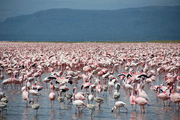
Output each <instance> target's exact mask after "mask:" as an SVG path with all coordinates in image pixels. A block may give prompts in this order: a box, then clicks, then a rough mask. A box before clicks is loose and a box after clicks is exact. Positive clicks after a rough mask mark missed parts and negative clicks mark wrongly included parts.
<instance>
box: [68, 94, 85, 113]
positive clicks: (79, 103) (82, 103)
mask: <svg viewBox="0 0 180 120" xmlns="http://www.w3.org/2000/svg"><path fill="white" fill-rule="evenodd" d="M71 99H72V100H73V101H72V102H73V105H74V106H76V109H77V111H78V113H79V108H80V107H83V106H84V108H82V109H81V112H82V111H83V110H84V109H85V108H86V107H87V106H86V105H85V103H84V102H83V101H82V100H75V95H74V98H73V97H72V98H71ZM76 113H77V112H76V111H75V114H76Z"/></svg>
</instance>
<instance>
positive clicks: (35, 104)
mask: <svg viewBox="0 0 180 120" xmlns="http://www.w3.org/2000/svg"><path fill="white" fill-rule="evenodd" d="M30 103H31V107H32V108H33V109H34V110H36V114H37V112H38V109H39V108H40V105H39V103H34V101H33V100H30V101H29V104H30Z"/></svg>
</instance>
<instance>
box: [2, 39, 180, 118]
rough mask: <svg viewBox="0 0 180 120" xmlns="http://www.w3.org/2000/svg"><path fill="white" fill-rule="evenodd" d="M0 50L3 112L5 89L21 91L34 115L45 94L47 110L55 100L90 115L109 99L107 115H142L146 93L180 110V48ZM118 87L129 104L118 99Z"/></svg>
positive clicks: (6, 46) (8, 46) (20, 46)
mask: <svg viewBox="0 0 180 120" xmlns="http://www.w3.org/2000/svg"><path fill="white" fill-rule="evenodd" d="M0 51H1V52H0V79H1V91H2V92H1V93H2V94H0V99H1V102H0V111H1V112H3V111H4V110H5V108H6V107H7V106H8V101H7V99H5V97H8V96H5V92H6V91H7V90H12V91H21V92H22V99H24V103H25V107H28V106H32V108H33V109H34V110H36V114H37V111H38V109H40V108H41V107H43V105H41V101H39V97H42V96H41V92H42V91H45V90H48V91H49V94H48V95H47V96H43V97H49V101H50V107H51V109H53V108H54V107H55V106H54V102H56V101H59V104H61V103H64V104H65V105H74V106H75V113H76V114H81V113H82V112H83V110H84V109H86V108H88V109H89V110H90V111H91V115H93V113H94V111H96V110H100V108H101V107H103V104H104V103H105V104H106V99H107V95H109V96H112V98H113V104H114V105H115V106H112V108H111V109H110V111H111V112H114V111H116V112H117V110H118V112H119V113H120V108H121V107H123V108H125V109H126V112H128V108H127V107H126V105H127V104H129V105H131V106H132V111H137V112H140V113H146V109H145V107H146V108H147V109H148V107H151V104H152V103H151V98H150V97H149V96H148V94H147V92H148V91H147V90H146V89H151V90H152V91H154V93H155V94H154V97H155V98H156V99H157V101H158V99H160V100H162V102H163V107H166V106H167V105H166V104H165V101H168V102H169V105H170V106H174V107H175V108H176V107H177V105H178V107H177V109H176V111H177V112H179V109H180V84H179V83H180V44H175V43H116V44H115V43H88V42H87V43H43V42H42V43H26V42H15V43H12V42H1V43H0ZM43 75H46V77H43ZM160 77H161V78H163V79H161V80H159V83H158V84H155V81H157V79H158V78H160ZM156 83H157V82H156ZM145 85H149V88H146V87H145ZM120 89H121V91H124V92H125V93H126V96H127V97H128V98H129V102H126V103H125V102H124V101H122V95H121V94H122V93H121V91H120ZM68 101H69V102H68ZM9 102H10V101H9ZM171 102H173V103H174V104H171ZM137 105H138V106H139V107H140V109H137ZM96 108H98V109H96Z"/></svg>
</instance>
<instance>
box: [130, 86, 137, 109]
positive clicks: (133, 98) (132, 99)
mask: <svg viewBox="0 0 180 120" xmlns="http://www.w3.org/2000/svg"><path fill="white" fill-rule="evenodd" d="M129 100H130V104H131V106H132V110H133V105H136V102H135V100H136V97H135V83H133V89H132V92H131V95H130V97H129Z"/></svg>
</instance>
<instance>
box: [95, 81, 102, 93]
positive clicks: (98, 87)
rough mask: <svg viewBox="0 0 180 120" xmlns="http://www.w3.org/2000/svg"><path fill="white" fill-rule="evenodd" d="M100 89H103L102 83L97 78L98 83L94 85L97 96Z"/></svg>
mask: <svg viewBox="0 0 180 120" xmlns="http://www.w3.org/2000/svg"><path fill="white" fill-rule="evenodd" d="M102 90H103V88H102V85H101V84H100V80H98V84H97V86H96V92H97V93H98V95H99V96H100V93H101V92H102Z"/></svg>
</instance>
